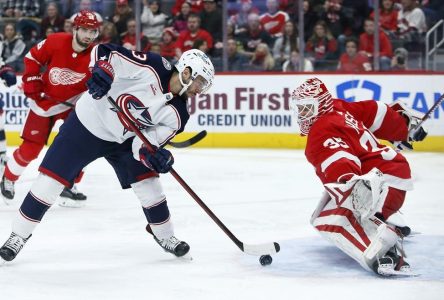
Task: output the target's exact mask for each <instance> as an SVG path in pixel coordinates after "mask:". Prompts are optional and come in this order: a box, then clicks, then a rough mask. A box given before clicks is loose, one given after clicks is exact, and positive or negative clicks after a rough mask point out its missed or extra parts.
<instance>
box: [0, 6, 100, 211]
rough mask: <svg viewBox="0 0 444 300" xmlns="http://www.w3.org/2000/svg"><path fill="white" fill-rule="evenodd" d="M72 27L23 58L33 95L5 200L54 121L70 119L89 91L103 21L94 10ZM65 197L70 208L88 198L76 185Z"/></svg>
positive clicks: (4, 186)
mask: <svg viewBox="0 0 444 300" xmlns="http://www.w3.org/2000/svg"><path fill="white" fill-rule="evenodd" d="M73 25H74V29H73V34H69V33H55V34H52V35H50V36H48V37H47V39H45V40H43V41H41V42H40V43H38V44H37V45H35V46H34V47H33V48H31V50H30V51H29V52H28V53H27V55H26V57H25V59H24V63H25V71H24V73H23V77H22V81H23V92H24V94H25V95H26V96H27V97H28V101H29V105H30V110H29V113H28V116H27V118H26V121H25V124H24V126H23V129H22V134H21V137H22V139H23V142H22V144H21V145H20V146H19V147H18V148H17V150H15V151H14V153H13V156H12V158H11V159H9V160H8V162H7V164H6V167H5V173H4V176H3V178H2V180H1V182H0V188H1V193H2V195H3V198H4V199H5V201H6V202H8V201H10V200H12V199H13V198H14V194H15V190H14V183H15V181H17V180H18V178H19V177H20V175H21V174H22V173H23V172H24V170H25V168H26V167H27V166H28V165H29V163H31V161H33V160H34V159H36V158H37V156H38V155H39V153H40V151H41V150H42V148H43V147H44V145H45V144H46V143H47V141H48V137H49V134H50V133H51V130H52V128H53V126H54V123H55V122H56V121H57V120H65V118H66V117H67V116H68V114H69V113H70V112H71V111H72V110H73V108H74V105H75V103H76V102H77V100H78V99H79V98H80V96H81V95H82V93H83V92H85V91H86V89H87V87H86V81H87V80H88V79H89V78H90V76H91V73H90V71H89V68H88V64H89V61H90V54H91V50H92V47H93V43H94V40H95V39H96V38H97V37H98V35H99V26H100V23H99V21H98V20H97V17H96V15H95V14H94V12H92V11H88V10H82V11H80V12H79V13H78V14H77V16H76V17H75V18H74V24H73ZM81 175H82V174H79V176H78V180H80V177H81ZM77 182H78V181H77ZM61 196H62V197H63V198H62V199H63V201H62V202H60V204H61V205H64V206H70V207H79V206H82V204H83V202H82V200H86V196H85V195H83V194H82V193H79V192H78V191H77V190H76V189H75V187H74V186H73V187H66V188H65V190H64V191H63V192H62V194H61Z"/></svg>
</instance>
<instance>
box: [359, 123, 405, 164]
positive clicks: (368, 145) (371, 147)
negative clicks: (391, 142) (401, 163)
mask: <svg viewBox="0 0 444 300" xmlns="http://www.w3.org/2000/svg"><path fill="white" fill-rule="evenodd" d="M359 143H360V144H361V146H362V148H364V149H365V150H367V151H371V152H380V153H381V156H382V158H383V159H384V160H392V159H393V158H395V156H396V154H397V153H396V151H395V150H393V149H392V148H390V147H387V146H381V145H378V140H377V139H376V137H375V136H374V135H373V134H372V133H371V132H369V131H367V130H365V131H364V134H363V135H362V136H361V138H360V139H359Z"/></svg>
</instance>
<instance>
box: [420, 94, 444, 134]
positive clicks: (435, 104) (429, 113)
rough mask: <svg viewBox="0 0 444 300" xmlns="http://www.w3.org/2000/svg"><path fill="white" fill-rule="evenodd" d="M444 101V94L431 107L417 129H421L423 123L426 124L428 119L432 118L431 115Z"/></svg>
mask: <svg viewBox="0 0 444 300" xmlns="http://www.w3.org/2000/svg"><path fill="white" fill-rule="evenodd" d="M442 100H444V94H442V95H441V97H439V98H438V100H436V102H435V103H434V104H433V105H432V107H430V109H429V110H428V111H427V112H426V113H425V115H424V116H423V117H422V119H421V121H419V123H418V124H417V125H416V128H419V127H420V126H421V125H422V123H424V122H425V121H426V120H427V119H428V118H430V115H431V114H432V112H433V111H434V110H435V109H436V108H437V107H438V105H439V104H440V103H441V102H442Z"/></svg>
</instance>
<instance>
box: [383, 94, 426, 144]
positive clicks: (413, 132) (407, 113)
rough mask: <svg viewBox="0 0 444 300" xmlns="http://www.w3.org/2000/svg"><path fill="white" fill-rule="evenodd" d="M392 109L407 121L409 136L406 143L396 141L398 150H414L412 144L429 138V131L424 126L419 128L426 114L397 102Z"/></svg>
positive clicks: (392, 105)
mask: <svg viewBox="0 0 444 300" xmlns="http://www.w3.org/2000/svg"><path fill="white" fill-rule="evenodd" d="M390 107H391V108H392V109H394V110H396V111H397V112H398V113H400V114H401V115H402V116H403V117H404V118H405V119H406V121H407V126H408V130H409V131H408V136H407V140H406V141H395V142H393V145H394V146H395V147H396V148H397V149H398V150H413V145H412V142H420V141H422V140H424V139H425V138H426V136H427V131H426V130H425V129H424V127H422V126H418V125H419V123H420V122H421V120H422V118H423V117H424V114H422V113H420V112H418V111H416V110H414V109H411V108H409V107H407V106H406V105H405V104H404V103H403V102H401V101H396V102H394V103H392V104H391V105H390Z"/></svg>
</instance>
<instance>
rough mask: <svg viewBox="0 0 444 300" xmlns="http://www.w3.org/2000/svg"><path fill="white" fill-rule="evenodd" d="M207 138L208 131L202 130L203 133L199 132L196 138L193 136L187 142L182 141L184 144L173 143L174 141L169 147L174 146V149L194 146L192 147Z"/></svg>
mask: <svg viewBox="0 0 444 300" xmlns="http://www.w3.org/2000/svg"><path fill="white" fill-rule="evenodd" d="M206 136H207V131H206V130H202V131H201V132H199V133H198V134H196V135H195V136H192V137H191V138H190V139H188V140H185V141H182V142H172V141H169V142H168V145H170V146H172V147H174V148H186V147H189V146H192V145H194V144H196V143H198V142H200V141H201V140H202V139H203V138H204V137H206Z"/></svg>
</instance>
